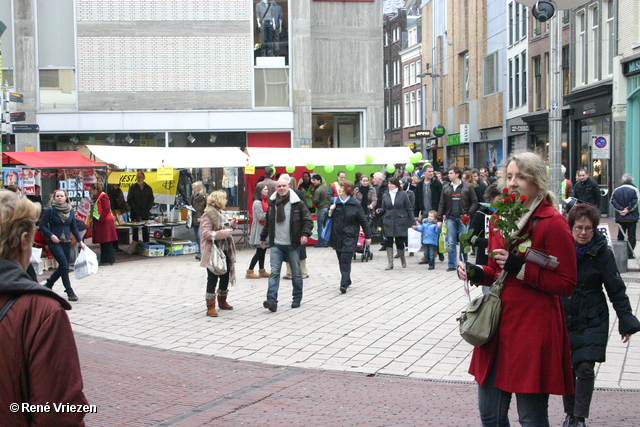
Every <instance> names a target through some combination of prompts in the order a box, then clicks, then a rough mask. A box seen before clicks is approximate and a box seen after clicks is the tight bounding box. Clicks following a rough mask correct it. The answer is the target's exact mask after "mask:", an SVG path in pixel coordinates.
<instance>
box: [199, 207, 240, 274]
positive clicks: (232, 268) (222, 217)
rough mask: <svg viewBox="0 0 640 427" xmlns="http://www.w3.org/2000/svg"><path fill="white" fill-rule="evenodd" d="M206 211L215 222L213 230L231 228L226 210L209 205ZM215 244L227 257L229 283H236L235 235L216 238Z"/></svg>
mask: <svg viewBox="0 0 640 427" xmlns="http://www.w3.org/2000/svg"><path fill="white" fill-rule="evenodd" d="M206 213H207V214H209V217H210V218H211V222H212V223H213V231H220V230H226V229H228V228H229V220H228V219H227V215H226V214H225V213H224V211H222V210H218V209H216V208H214V207H209V208H207V211H206ZM213 244H214V245H217V246H218V247H219V248H220V249H221V250H222V252H224V255H225V256H226V257H227V272H228V273H229V285H231V286H234V285H235V284H236V244H235V242H234V241H233V236H229V237H227V238H226V239H225V240H214V241H213Z"/></svg>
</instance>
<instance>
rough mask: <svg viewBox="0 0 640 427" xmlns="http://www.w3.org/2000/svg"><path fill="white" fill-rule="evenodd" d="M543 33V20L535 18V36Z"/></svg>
mask: <svg viewBox="0 0 640 427" xmlns="http://www.w3.org/2000/svg"><path fill="white" fill-rule="evenodd" d="M541 33H542V22H540V21H538V20H537V19H534V20H533V36H534V37H537V36H539V35H540V34H541Z"/></svg>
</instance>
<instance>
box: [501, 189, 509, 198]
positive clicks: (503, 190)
mask: <svg viewBox="0 0 640 427" xmlns="http://www.w3.org/2000/svg"><path fill="white" fill-rule="evenodd" d="M502 194H504V195H505V196H506V195H507V194H509V189H508V188H503V189H502Z"/></svg>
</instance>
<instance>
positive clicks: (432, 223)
mask: <svg viewBox="0 0 640 427" xmlns="http://www.w3.org/2000/svg"><path fill="white" fill-rule="evenodd" d="M413 229H414V230H416V231H419V232H420V233H422V245H423V246H424V259H423V260H422V261H420V262H419V263H418V264H429V270H433V269H434V268H435V266H436V253H437V252H438V238H439V237H440V228H438V212H437V211H434V210H432V211H430V212H429V213H428V215H427V217H426V218H425V219H423V220H422V224H421V225H419V226H418V225H414V226H413Z"/></svg>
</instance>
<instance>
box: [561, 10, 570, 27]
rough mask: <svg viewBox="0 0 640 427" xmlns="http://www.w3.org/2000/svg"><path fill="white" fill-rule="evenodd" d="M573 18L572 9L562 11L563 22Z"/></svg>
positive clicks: (565, 22)
mask: <svg viewBox="0 0 640 427" xmlns="http://www.w3.org/2000/svg"><path fill="white" fill-rule="evenodd" d="M570 19H571V9H565V10H563V11H562V23H563V24H568V23H569V20H570Z"/></svg>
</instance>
